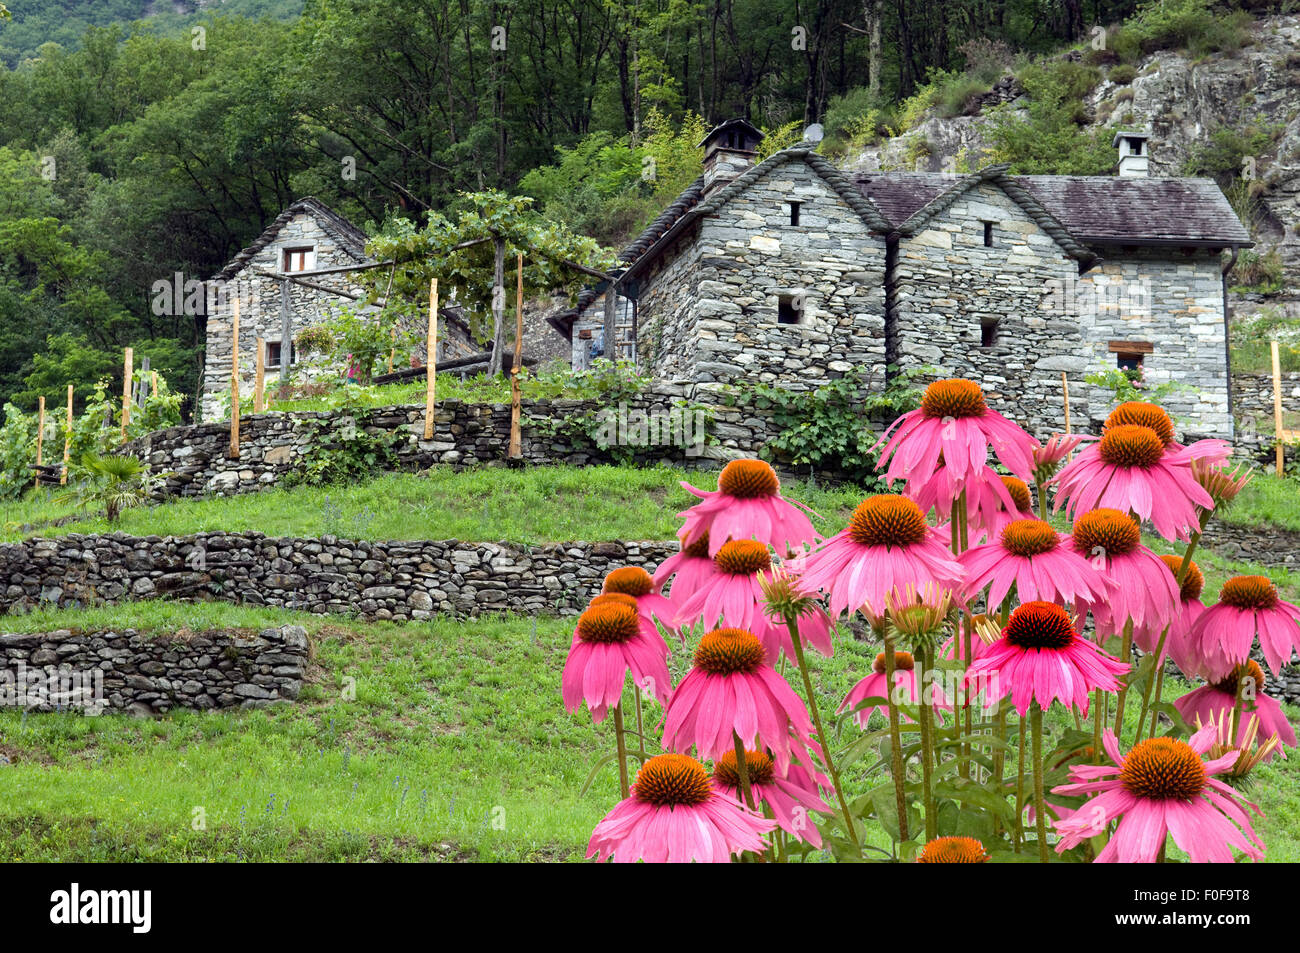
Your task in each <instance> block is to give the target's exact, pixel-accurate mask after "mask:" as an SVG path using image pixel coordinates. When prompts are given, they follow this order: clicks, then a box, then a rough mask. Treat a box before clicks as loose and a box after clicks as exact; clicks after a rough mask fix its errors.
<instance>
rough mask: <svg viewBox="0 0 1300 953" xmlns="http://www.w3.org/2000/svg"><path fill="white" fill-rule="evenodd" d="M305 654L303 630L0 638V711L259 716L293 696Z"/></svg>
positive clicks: (299, 685) (114, 632)
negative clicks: (254, 712) (201, 711)
mask: <svg viewBox="0 0 1300 953" xmlns="http://www.w3.org/2000/svg"><path fill="white" fill-rule="evenodd" d="M308 656H309V649H308V641H307V632H306V630H305V629H304V628H303V627H302V626H298V625H286V626H283V627H281V628H278V629H263V630H262V631H260V632H253V631H245V630H237V629H236V630H229V631H213V632H199V633H193V634H191V633H187V634H185V635H181V634H178V633H170V634H168V633H150V632H137V631H136V630H135V629H121V630H112V631H99V632H72V631H70V630H68V629H58V630H55V631H52V632H35V633H24V634H13V633H5V634H0V704H4V705H20V706H22V707H23V708H26V709H29V710H33V711H55V710H63V709H81V710H83V711H84V712H85V713H87V714H99V713H100V712H101V711H103V710H104V709H111V710H114V711H129V712H131V713H132V714H136V715H152V714H161V713H163V712H166V711H168V710H170V709H172V708H231V707H236V706H238V707H241V708H256V707H261V706H264V705H269V704H272V703H273V702H277V701H289V700H292V699H295V698H297V697H298V692H299V691H300V690H301V689H302V683H303V679H304V677H305V675H306V671H307V663H308Z"/></svg>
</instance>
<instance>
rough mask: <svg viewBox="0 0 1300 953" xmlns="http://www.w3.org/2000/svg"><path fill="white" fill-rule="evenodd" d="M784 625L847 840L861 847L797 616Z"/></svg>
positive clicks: (787, 620)
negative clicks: (833, 788)
mask: <svg viewBox="0 0 1300 953" xmlns="http://www.w3.org/2000/svg"><path fill="white" fill-rule="evenodd" d="M785 625H786V628H787V629H789V630H790V642H791V643H792V644H793V645H794V657H795V662H796V663H797V664H798V666H799V674H800V675H802V676H803V690H804V695H805V696H807V698H808V710H809V711H810V712H811V713H812V718H813V726H814V727H815V728H816V729H817V741H818V742H819V743H820V744H821V746H822V760H823V761H825V762H826V770H827V771H829V772H830V776H831V783H832V784H834V785H835V796H836V797H837V798H838V799H839V802H840V811H841V813H843V815H844V825H845V827H847V828H848V830H847V833H848V835H849V840H851V841H853V846H854V847H861V846H862V844H861V843H860V842H859V841H858V832H857V829H856V828H855V827H854V826H853V815H852V814H851V813H849V802H848V801H846V800H845V799H844V785H843V784H841V783H840V772H839V769H838V768H836V767H835V759H834V758H833V757H831V740H830V738H828V737H827V736H826V730H825V729H824V728H823V727H822V715H821V711H820V710H819V709H818V707H817V695H816V694H815V693H814V692H813V687H812V677H811V676H810V675H809V674H808V663H807V662H806V661H805V660H804V654H803V640H802V639H800V638H799V616H798V615H796V614H794V613H790V614H788V615H786V616H785Z"/></svg>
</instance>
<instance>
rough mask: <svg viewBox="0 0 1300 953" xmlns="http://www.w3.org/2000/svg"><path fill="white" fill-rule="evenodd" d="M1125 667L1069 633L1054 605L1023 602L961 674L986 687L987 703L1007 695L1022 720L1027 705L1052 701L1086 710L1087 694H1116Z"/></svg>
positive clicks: (1044, 706) (1063, 614)
mask: <svg viewBox="0 0 1300 953" xmlns="http://www.w3.org/2000/svg"><path fill="white" fill-rule="evenodd" d="M1128 668H1129V667H1128V666H1127V665H1125V664H1124V663H1123V662H1121V661H1119V660H1118V659H1115V658H1112V657H1111V656H1109V655H1107V654H1106V653H1105V652H1103V651H1102V650H1101V649H1100V648H1098V647H1097V646H1096V645H1095V644H1094V643H1092V642H1089V641H1088V640H1087V639H1084V638H1083V637H1081V636H1079V635H1078V634H1077V633H1076V632H1075V631H1074V620H1073V619H1071V618H1070V614H1069V613H1068V612H1066V611H1065V610H1064V609H1063V608H1061V607H1060V606H1058V605H1057V604H1056V603H1054V602H1041V601H1039V602H1026V603H1024V604H1023V605H1020V606H1017V607H1016V609H1014V610H1013V611H1012V613H1011V619H1010V620H1009V621H1008V622H1007V627H1006V628H1005V629H1003V630H1002V638H1000V639H998V641H996V642H994V643H993V644H992V645H991V646H989V648H988V650H987V651H985V652H984V653H983V654H982V655H981V656H980V657H979V658H977V659H976V660H975V661H974V662H972V663H971V666H970V668H968V669H967V670H966V681H967V684H970V683H971V682H975V681H982V682H984V683H985V690H986V691H987V693H988V701H989V702H990V703H992V702H997V701H1001V700H1002V699H1003V698H1006V697H1007V696H1008V695H1010V696H1011V703H1012V704H1013V705H1014V706H1015V708H1016V711H1017V712H1018V713H1019V714H1020V715H1021V716H1023V715H1024V714H1025V712H1026V711H1028V710H1029V705H1030V703H1031V702H1037V703H1038V706H1039V707H1040V708H1042V709H1044V710H1046V709H1047V708H1049V707H1050V706H1051V704H1052V702H1054V701H1060V702H1062V703H1064V704H1065V705H1066V706H1067V707H1074V708H1078V709H1079V710H1080V711H1082V712H1083V713H1084V714H1087V711H1088V693H1089V692H1091V691H1093V690H1094V689H1098V688H1099V689H1101V690H1102V691H1106V692H1113V691H1117V690H1118V689H1119V681H1118V676H1120V675H1123V674H1126V673H1127V672H1128Z"/></svg>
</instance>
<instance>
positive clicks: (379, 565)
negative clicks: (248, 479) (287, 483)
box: [0, 533, 677, 620]
mask: <svg viewBox="0 0 1300 953" xmlns="http://www.w3.org/2000/svg"><path fill="white" fill-rule="evenodd" d="M676 551H677V544H676V543H658V542H651V543H558V544H556V543H551V544H546V545H542V546H531V547H529V546H516V545H511V544H507V543H465V542H458V541H456V540H446V541H441V542H438V541H421V542H400V541H397V542H365V541H358V540H348V539H339V538H337V537H334V536H322V537H320V538H318V539H302V538H273V537H267V536H263V535H262V534H260V533H200V534H196V535H193V536H167V537H161V536H145V537H135V536H128V535H126V534H124V533H113V534H110V535H103V536H83V535H75V534H70V535H67V536H59V537H37V538H32V539H27V540H24V541H22V542H21V543H12V544H7V545H0V593H3V595H2V596H0V610H3V611H6V612H13V611H23V610H25V609H29V608H33V607H36V606H49V607H72V608H76V607H81V606H86V605H92V604H99V603H118V602H123V601H127V600H130V599H150V598H168V599H220V600H223V601H228V602H237V603H244V604H250V605H269V606H277V607H283V608H290V609H299V610H303V611H307V612H315V613H322V614H323V613H356V614H358V615H361V616H363V617H365V618H367V619H399V620H404V619H427V618H430V617H432V616H433V615H434V614H435V613H446V614H449V615H452V616H455V617H457V618H471V617H474V616H478V615H480V614H482V613H484V612H505V611H508V612H520V613H537V612H546V613H559V614H571V613H574V612H577V611H578V610H579V609H580V608H581V607H583V606H585V605H586V603H587V601H588V600H589V599H590V598H591V597H592V596H595V595H596V594H597V593H599V592H600V587H601V583H602V581H603V579H604V577H605V574H606V573H607V572H609V571H610V570H611V569H614V568H617V567H618V566H623V565H632V566H644V567H645V568H646V569H647V570H648V571H653V570H654V569H655V567H657V566H658V565H659V563H660V562H662V561H663V560H664V559H666V558H667V557H668V556H670V555H672V554H673V553H674V552H676Z"/></svg>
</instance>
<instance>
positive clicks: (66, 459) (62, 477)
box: [59, 384, 72, 486]
mask: <svg viewBox="0 0 1300 953" xmlns="http://www.w3.org/2000/svg"><path fill="white" fill-rule="evenodd" d="M71 460H72V385H71V384H69V385H68V427H67V432H66V433H64V435H63V472H62V473H60V474H59V485H60V486H67V485H68V464H69V463H70V462H71Z"/></svg>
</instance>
